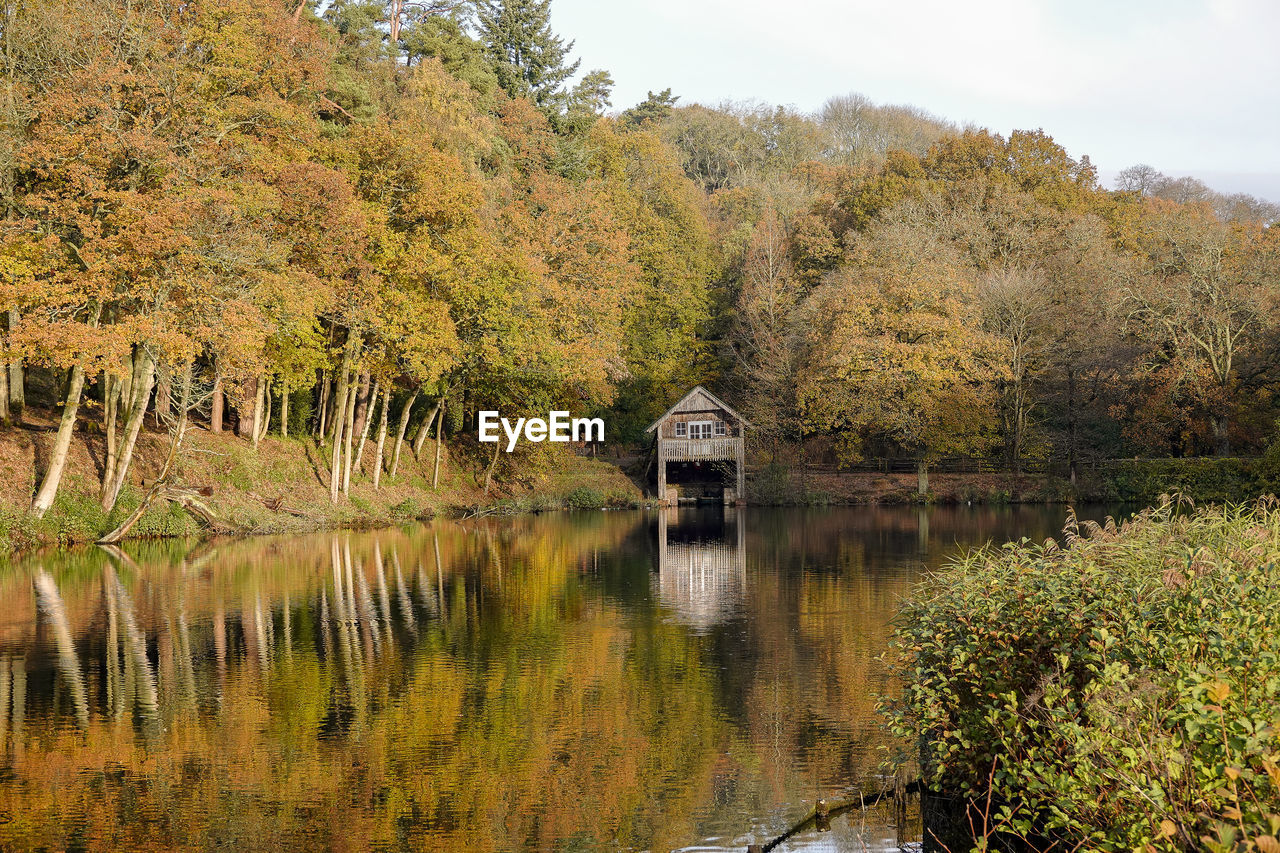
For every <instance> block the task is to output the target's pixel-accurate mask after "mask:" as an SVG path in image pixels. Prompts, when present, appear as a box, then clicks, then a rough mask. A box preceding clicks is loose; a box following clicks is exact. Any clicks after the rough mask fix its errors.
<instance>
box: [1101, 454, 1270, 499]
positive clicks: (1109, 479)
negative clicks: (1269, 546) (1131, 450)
mask: <svg viewBox="0 0 1280 853" xmlns="http://www.w3.org/2000/svg"><path fill="white" fill-rule="evenodd" d="M1277 473H1280V471H1278V470H1277V469H1276V468H1275V467H1274V466H1273V465H1272V464H1271V463H1270V462H1269V461H1268V460H1267V459H1266V458H1265V457H1264V458H1263V459H1240V458H1225V459H1217V458H1197V459H1142V460H1134V461H1132V462H1126V461H1118V462H1113V463H1111V464H1109V465H1108V466H1107V467H1106V469H1104V471H1103V473H1102V475H1101V482H1100V483H1098V484H1097V485H1096V486H1093V487H1091V489H1090V491H1091V492H1093V493H1095V494H1096V495H1097V496H1098V497H1099V498H1101V499H1104V500H1120V501H1133V502H1138V503H1151V502H1153V501H1155V500H1156V499H1157V498H1158V497H1159V496H1160V495H1162V494H1172V493H1175V492H1176V493H1178V494H1182V495H1186V496H1188V497H1190V498H1192V499H1194V500H1196V501H1200V502H1202V503H1209V502H1212V503H1226V502H1228V501H1234V500H1239V499H1240V497H1241V496H1243V495H1262V494H1267V493H1274V492H1276V491H1277V486H1278V485H1280V477H1277Z"/></svg>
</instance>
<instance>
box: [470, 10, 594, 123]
mask: <svg viewBox="0 0 1280 853" xmlns="http://www.w3.org/2000/svg"><path fill="white" fill-rule="evenodd" d="M476 23H477V26H478V29H479V33H480V41H481V42H482V43H483V44H484V46H485V52H486V53H487V54H488V56H489V60H490V62H492V63H493V70H494V73H495V74H496V75H497V77H498V85H499V86H501V87H502V89H503V90H504V91H505V92H506V93H507V94H508V95H510V96H511V97H513V98H528V99H530V100H531V101H533V102H534V103H535V104H537V105H538V106H539V107H541V108H542V109H543V110H544V111H546V112H548V113H552V114H559V113H560V112H561V111H562V110H563V108H564V105H565V100H566V94H565V91H564V87H563V84H564V82H565V80H567V79H569V78H570V77H572V76H573V75H574V74H575V73H577V70H578V62H577V61H574V62H573V63H569V64H566V61H565V60H566V57H567V56H568V54H569V51H571V50H572V49H573V42H569V43H567V44H566V43H565V41H564V39H562V38H561V37H560V36H558V35H556V34H555V33H554V32H552V30H551V0H479V2H478V3H477V4H476Z"/></svg>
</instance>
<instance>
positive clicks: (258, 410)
mask: <svg viewBox="0 0 1280 853" xmlns="http://www.w3.org/2000/svg"><path fill="white" fill-rule="evenodd" d="M253 384H254V385H255V386H257V387H255V388H254V391H253V423H252V424H251V425H250V432H249V435H250V436H251V439H252V441H253V449H254V450H257V449H258V440H259V439H261V438H262V432H263V430H262V407H263V400H264V398H265V397H266V394H267V383H266V382H265V381H264V380H263V378H262V377H261V376H255V377H254V378H253Z"/></svg>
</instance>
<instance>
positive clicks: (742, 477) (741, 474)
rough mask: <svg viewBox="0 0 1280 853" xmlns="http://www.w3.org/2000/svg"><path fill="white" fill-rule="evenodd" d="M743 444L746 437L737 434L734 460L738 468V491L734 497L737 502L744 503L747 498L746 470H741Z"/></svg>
mask: <svg viewBox="0 0 1280 853" xmlns="http://www.w3.org/2000/svg"><path fill="white" fill-rule="evenodd" d="M745 444H746V439H745V438H744V437H742V436H738V446H737V448H736V462H737V468H738V493H737V494H736V495H734V498H735V500H736V501H737V502H738V503H746V500H747V499H746V491H745V488H746V482H747V472H746V471H745V470H743V461H744V457H745V456H746V453H745V452H744V448H743V445H745Z"/></svg>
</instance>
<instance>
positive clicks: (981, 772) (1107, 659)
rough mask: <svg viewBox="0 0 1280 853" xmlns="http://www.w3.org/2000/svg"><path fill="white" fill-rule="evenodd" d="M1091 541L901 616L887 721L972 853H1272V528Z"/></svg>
mask: <svg viewBox="0 0 1280 853" xmlns="http://www.w3.org/2000/svg"><path fill="white" fill-rule="evenodd" d="M1081 527H1087V531H1086V532H1087V535H1082V533H1081V530H1080V528H1079V527H1077V526H1076V525H1075V523H1074V521H1073V522H1072V523H1070V524H1069V525H1068V528H1067V529H1066V530H1065V531H1064V541H1065V547H1063V548H1059V547H1058V545H1057V544H1056V543H1054V542H1053V541H1052V540H1050V541H1048V542H1046V543H1045V544H1044V545H1036V544H1033V543H1030V542H1027V541H1026V540H1024V541H1023V542H1020V543H1011V544H1009V545H1005V546H1004V547H1003V548H1000V549H994V548H988V549H984V550H979V551H976V552H973V553H971V554H969V555H968V556H966V557H964V558H962V559H960V560H959V561H958V562H957V563H956V564H955V565H953V566H951V567H950V568H948V569H947V570H946V571H944V572H941V573H939V574H937V575H936V576H934V577H932V578H930V579H929V580H928V581H927V582H926V583H925V585H924V586H923V587H922V588H921V589H919V590H918V591H917V593H916V595H915V596H914V597H913V599H912V600H911V601H909V602H908V603H907V604H906V606H905V608H904V609H903V611H902V613H901V615H900V621H899V624H898V627H897V633H896V641H895V651H896V654H897V669H898V674H899V676H900V679H901V683H902V684H903V685H904V687H903V690H902V694H901V695H900V696H899V697H897V698H896V699H895V700H894V701H891V702H889V703H887V710H888V712H889V714H890V718H891V723H892V726H893V728H894V729H895V730H896V732H897V733H898V734H899V735H902V736H906V737H911V738H918V739H919V742H920V743H922V744H925V746H924V747H923V754H922V756H921V758H922V761H921V763H922V767H923V770H922V772H923V774H924V776H925V781H926V782H927V783H929V784H930V785H931V786H933V787H934V788H935V789H937V790H941V791H944V792H947V793H950V794H955V795H959V796H962V797H964V798H966V799H967V800H968V801H969V804H970V809H971V810H973V811H972V814H973V816H974V817H975V823H974V825H975V827H977V829H978V832H977V834H978V835H979V837H978V838H977V839H975V849H987V848H988V847H989V846H990V844H991V843H993V841H994V840H996V838H997V837H999V836H1003V837H1004V838H1005V839H1006V840H1007V839H1009V838H1010V837H1020V838H1022V839H1023V840H1024V841H1026V842H1027V843H1029V845H1030V846H1031V847H1032V848H1033V849H1047V848H1048V847H1050V846H1051V845H1055V843H1056V846H1054V849H1067V850H1071V849H1098V850H1126V851H1127V850H1213V851H1227V850H1232V851H1235V850H1239V851H1245V850H1259V851H1262V853H1272V851H1280V843H1278V842H1277V840H1276V839H1277V836H1278V835H1280V511H1277V510H1276V508H1275V505H1274V502H1268V503H1260V504H1258V505H1257V506H1254V507H1247V508H1246V507H1232V508H1226V509H1220V508H1209V509H1203V510H1199V511H1196V512H1194V513H1184V512H1179V511H1177V508H1176V507H1175V506H1173V505H1171V504H1170V503H1169V502H1168V501H1165V502H1164V503H1163V504H1162V505H1161V507H1160V508H1158V509H1155V510H1148V511H1146V512H1145V513H1143V514H1141V515H1139V516H1138V517H1136V518H1135V519H1133V520H1132V521H1129V522H1127V523H1125V524H1123V525H1121V526H1120V527H1118V528H1117V527H1116V526H1115V525H1114V524H1113V523H1111V522H1110V521H1108V523H1107V525H1106V526H1105V527H1099V526H1097V525H1094V524H1087V525H1081ZM983 813H986V814H987V816H988V817H987V818H986V819H985V820H984V819H983V817H982V814H983Z"/></svg>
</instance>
